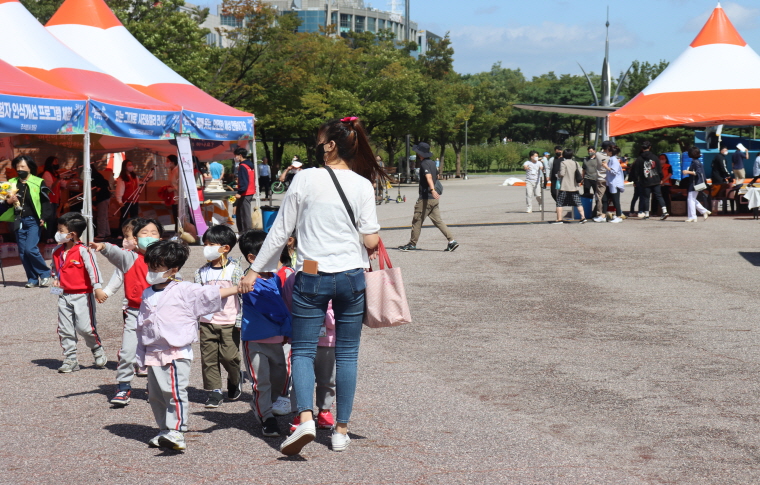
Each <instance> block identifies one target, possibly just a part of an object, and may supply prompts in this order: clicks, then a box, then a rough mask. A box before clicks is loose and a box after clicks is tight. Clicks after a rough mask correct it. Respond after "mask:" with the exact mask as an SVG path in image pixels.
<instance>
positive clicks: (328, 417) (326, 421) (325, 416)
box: [317, 411, 335, 429]
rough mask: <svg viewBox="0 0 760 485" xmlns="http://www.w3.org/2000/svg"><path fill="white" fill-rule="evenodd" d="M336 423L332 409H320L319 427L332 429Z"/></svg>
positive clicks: (318, 416) (318, 415)
mask: <svg viewBox="0 0 760 485" xmlns="http://www.w3.org/2000/svg"><path fill="white" fill-rule="evenodd" d="M333 425H335V421H334V420H333V415H332V413H331V412H330V411H320V412H319V414H317V428H319V429H331V428H332V427H333Z"/></svg>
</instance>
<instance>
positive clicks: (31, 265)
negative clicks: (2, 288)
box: [16, 216, 50, 285]
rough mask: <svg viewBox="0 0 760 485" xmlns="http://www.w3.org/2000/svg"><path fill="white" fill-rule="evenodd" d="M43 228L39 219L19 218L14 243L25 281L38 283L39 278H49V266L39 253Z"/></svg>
mask: <svg viewBox="0 0 760 485" xmlns="http://www.w3.org/2000/svg"><path fill="white" fill-rule="evenodd" d="M43 230H44V228H43V227H42V226H40V221H39V220H38V219H37V218H35V217H29V216H27V217H24V218H23V219H21V227H20V228H19V229H18V230H17V231H16V243H17V244H18V257H19V258H21V264H22V265H23V266H24V271H26V282H27V283H31V284H35V285H36V284H38V283H39V281H40V278H50V268H48V266H47V264H45V259H44V258H43V257H42V254H40V248H38V247H37V245H38V244H39V243H40V233H41V232H42V231H43Z"/></svg>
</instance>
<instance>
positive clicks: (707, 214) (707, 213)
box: [702, 211, 712, 220]
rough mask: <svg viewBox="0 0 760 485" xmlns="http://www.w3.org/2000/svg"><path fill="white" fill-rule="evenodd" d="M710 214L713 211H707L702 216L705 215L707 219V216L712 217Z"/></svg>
mask: <svg viewBox="0 0 760 485" xmlns="http://www.w3.org/2000/svg"><path fill="white" fill-rule="evenodd" d="M710 214H712V212H710V211H706V212H705V213H704V214H702V217H704V218H705V220H707V218H708V217H710Z"/></svg>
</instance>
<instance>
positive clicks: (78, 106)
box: [0, 96, 86, 135]
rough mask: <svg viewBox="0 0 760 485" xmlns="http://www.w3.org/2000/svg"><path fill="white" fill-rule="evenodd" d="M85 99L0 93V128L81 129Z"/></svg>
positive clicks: (67, 131)
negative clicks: (33, 96) (71, 99)
mask: <svg viewBox="0 0 760 485" xmlns="http://www.w3.org/2000/svg"><path fill="white" fill-rule="evenodd" d="M85 106H86V101H69V100H59V99H39V98H27V97H24V96H3V97H2V99H0V132H2V133H20V134H23V133H33V134H39V135H65V134H82V133H84V110H85Z"/></svg>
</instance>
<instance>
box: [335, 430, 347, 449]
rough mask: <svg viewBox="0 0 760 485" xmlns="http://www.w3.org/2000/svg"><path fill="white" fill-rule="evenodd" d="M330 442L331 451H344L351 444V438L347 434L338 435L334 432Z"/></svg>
mask: <svg viewBox="0 0 760 485" xmlns="http://www.w3.org/2000/svg"><path fill="white" fill-rule="evenodd" d="M330 441H331V442H332V450H333V451H344V450H345V449H346V448H348V445H349V444H351V438H349V436H348V435H347V434H343V433H338V432H337V431H335V430H333V432H332V436H331V437H330Z"/></svg>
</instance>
